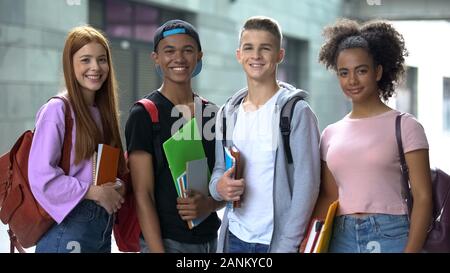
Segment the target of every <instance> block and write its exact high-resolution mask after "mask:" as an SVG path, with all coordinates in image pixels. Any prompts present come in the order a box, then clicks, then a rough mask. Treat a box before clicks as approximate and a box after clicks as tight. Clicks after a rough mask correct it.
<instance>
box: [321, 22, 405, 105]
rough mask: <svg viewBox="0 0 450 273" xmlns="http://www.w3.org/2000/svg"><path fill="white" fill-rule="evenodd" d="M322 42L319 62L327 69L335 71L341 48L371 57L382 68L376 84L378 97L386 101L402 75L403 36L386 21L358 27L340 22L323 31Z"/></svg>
mask: <svg viewBox="0 0 450 273" xmlns="http://www.w3.org/2000/svg"><path fill="white" fill-rule="evenodd" d="M323 36H324V37H325V43H324V44H323V45H322V47H321V49H320V53H319V62H321V63H323V64H324V65H325V66H326V68H327V69H333V70H335V71H336V70H337V67H336V61H337V57H338V55H339V53H340V52H341V51H342V50H344V49H349V48H363V49H365V50H367V52H368V53H369V54H370V55H371V56H372V58H373V61H374V65H375V66H377V65H381V66H382V67H383V74H382V76H381V79H380V80H379V81H378V88H379V90H380V98H382V99H384V100H385V101H387V100H388V99H389V98H390V97H392V95H393V94H394V92H395V86H396V84H397V83H398V81H399V79H400V78H401V77H402V76H403V74H404V73H405V68H404V64H405V57H406V56H408V52H407V50H406V48H405V41H404V39H403V36H402V35H401V34H400V33H398V32H397V30H395V28H394V27H393V26H392V25H391V24H389V23H388V22H386V21H379V20H377V21H369V22H366V23H364V24H359V23H358V22H356V21H353V20H349V19H340V20H338V21H337V22H336V23H335V24H333V25H330V26H327V27H326V28H325V29H324V31H323Z"/></svg>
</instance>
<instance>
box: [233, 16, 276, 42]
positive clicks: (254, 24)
mask: <svg viewBox="0 0 450 273" xmlns="http://www.w3.org/2000/svg"><path fill="white" fill-rule="evenodd" d="M246 30H264V31H267V32H269V33H271V34H272V35H273V36H274V37H275V38H276V40H277V42H279V46H280V48H281V41H282V39H283V34H282V32H281V27H280V25H279V24H278V22H277V21H276V20H275V19H272V18H270V17H265V16H253V17H250V18H248V19H247V20H246V21H245V23H244V26H243V27H242V28H241V31H240V32H239V42H240V41H241V38H242V34H243V33H244V31H246Z"/></svg>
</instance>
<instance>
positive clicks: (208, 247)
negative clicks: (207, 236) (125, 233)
mask: <svg viewBox="0 0 450 273" xmlns="http://www.w3.org/2000/svg"><path fill="white" fill-rule="evenodd" d="M139 245H140V246H141V253H149V252H150V249H149V248H148V246H147V243H146V242H145V240H144V237H143V236H142V234H141V237H140V239H139ZM163 245H164V251H165V252H166V253H216V250H217V238H215V239H213V240H211V241H209V242H206V243H200V244H189V243H182V242H178V241H175V240H172V239H163Z"/></svg>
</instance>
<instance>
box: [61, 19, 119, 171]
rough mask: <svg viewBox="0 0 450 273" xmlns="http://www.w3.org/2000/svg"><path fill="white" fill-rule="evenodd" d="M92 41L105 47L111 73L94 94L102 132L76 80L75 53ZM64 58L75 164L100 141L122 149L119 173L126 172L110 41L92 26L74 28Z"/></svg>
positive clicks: (90, 152) (68, 37)
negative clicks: (74, 122) (73, 137)
mask: <svg viewBox="0 0 450 273" xmlns="http://www.w3.org/2000/svg"><path fill="white" fill-rule="evenodd" d="M91 42H95V43H99V44H100V45H102V46H103V47H104V48H105V51H106V55H107V59H108V65H109V73H108V76H107V78H106V80H105V82H104V83H103V85H102V87H101V88H100V89H99V90H97V91H96V93H95V105H96V106H97V107H98V109H99V111H100V116H101V122H102V127H103V134H102V131H101V129H100V128H97V125H96V123H95V121H94V119H93V118H92V116H91V114H90V111H89V108H88V105H87V103H86V102H85V101H84V99H83V95H82V91H81V86H80V84H79V83H78V81H77V80H76V77H75V71H74V66H73V55H74V54H75V53H76V52H77V51H78V50H79V49H80V48H82V47H83V46H85V45H86V44H89V43H91ZM62 61H63V72H64V80H65V83H66V88H67V93H68V98H69V101H70V103H71V105H72V108H73V111H74V113H75V120H76V128H77V130H76V140H75V164H78V163H80V162H81V161H82V160H84V159H89V158H90V157H91V156H92V155H93V154H94V152H95V150H96V148H97V146H98V144H99V143H106V144H109V145H111V146H114V147H118V148H119V149H120V151H121V156H120V160H119V161H120V163H119V165H120V166H119V170H120V173H123V172H124V171H125V169H126V167H125V159H124V156H123V148H122V141H121V138H120V132H119V107H118V94H117V83H116V78H115V73H114V68H113V63H112V59H111V50H110V47H109V42H108V40H107V39H106V38H105V36H104V35H103V34H102V33H101V32H100V31H98V30H96V29H95V28H93V27H91V26H79V27H75V28H73V29H72V30H71V31H70V32H69V34H68V35H67V38H66V42H65V45H64V52H63V58H62Z"/></svg>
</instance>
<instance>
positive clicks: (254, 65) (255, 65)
mask: <svg viewBox="0 0 450 273" xmlns="http://www.w3.org/2000/svg"><path fill="white" fill-rule="evenodd" d="M250 66H251V67H261V66H263V65H262V64H251V65H250Z"/></svg>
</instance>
